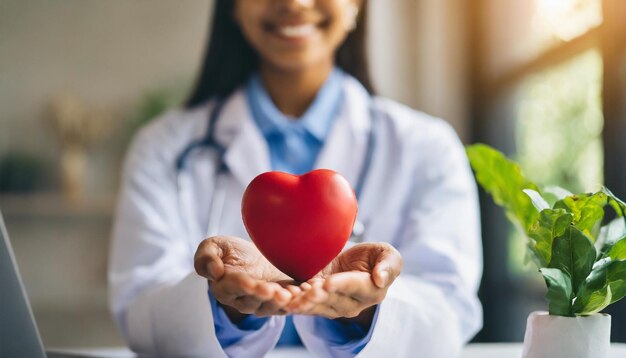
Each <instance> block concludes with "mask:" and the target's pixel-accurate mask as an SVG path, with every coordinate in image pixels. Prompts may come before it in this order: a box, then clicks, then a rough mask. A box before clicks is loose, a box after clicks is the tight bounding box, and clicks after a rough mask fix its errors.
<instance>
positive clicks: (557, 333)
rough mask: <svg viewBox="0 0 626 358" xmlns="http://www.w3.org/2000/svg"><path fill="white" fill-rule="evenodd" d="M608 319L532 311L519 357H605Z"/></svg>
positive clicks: (609, 343) (603, 316)
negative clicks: (522, 349) (552, 314)
mask: <svg viewBox="0 0 626 358" xmlns="http://www.w3.org/2000/svg"><path fill="white" fill-rule="evenodd" d="M610 346H611V316H609V315H607V314H602V313H598V314H594V315H591V316H578V317H563V316H551V315H549V314H548V312H541V311H539V312H533V313H531V314H530V315H529V316H528V321H527V322H526V334H525V336H524V351H523V354H522V358H608V357H609V350H610Z"/></svg>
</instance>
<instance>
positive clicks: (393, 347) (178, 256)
mask: <svg viewBox="0 0 626 358" xmlns="http://www.w3.org/2000/svg"><path fill="white" fill-rule="evenodd" d="M365 5H366V4H365V0H254V1H251V0H217V1H216V7H215V11H214V19H213V25H212V26H213V28H212V31H211V38H210V45H209V47H208V51H207V55H206V58H205V61H204V65H203V68H202V72H201V75H200V77H199V80H198V83H197V87H196V89H195V91H194V93H193V95H192V96H191V98H190V100H189V101H188V103H187V105H186V107H185V108H183V109H180V110H173V111H171V112H169V113H167V114H165V115H164V116H162V117H161V118H159V119H157V120H155V121H153V122H152V123H151V124H150V125H148V126H147V127H145V128H143V129H142V130H141V131H140V133H139V134H138V135H137V137H136V138H135V140H134V143H133V145H132V147H131V149H130V151H129V153H128V156H127V159H126V164H125V170H124V175H123V182H122V191H121V194H120V198H119V203H118V209H117V215H116V220H115V225H114V230H113V243H112V252H111V260H110V266H109V283H110V305H111V310H112V312H113V315H114V318H115V320H116V322H117V324H118V326H119V327H120V329H121V331H122V333H123V335H124V337H125V339H126V340H127V342H128V344H129V345H130V347H131V348H132V349H133V350H134V351H136V352H138V353H139V354H140V355H146V356H165V357H170V356H185V357H196V356H198V357H200V356H204V357H223V356H233V357H260V356H263V355H265V354H267V353H268V352H269V351H271V350H272V349H273V348H274V347H275V346H276V345H289V344H303V345H304V346H305V347H306V348H307V349H308V350H309V351H310V352H311V353H312V354H314V355H315V356H335V357H349V356H354V355H357V354H358V355H359V356H362V357H380V356H393V357H431V358H433V357H435V358H436V357H442V358H450V357H455V356H457V355H458V354H459V352H460V350H461V348H462V346H463V344H464V343H465V342H467V341H468V340H469V339H471V338H472V336H473V335H474V334H475V333H476V332H477V331H478V330H479V329H480V327H481V324H482V321H481V316H482V311H481V306H480V303H479V301H478V299H477V296H476V293H477V289H478V284H479V281H480V276H481V272H482V264H481V247H480V228H479V218H478V207H477V196H476V188H475V185H474V181H473V178H472V174H471V171H470V169H469V166H468V163H467V160H466V158H465V153H464V150H463V147H462V145H461V143H460V141H459V139H458V138H457V136H456V134H455V133H454V131H453V129H452V128H451V127H450V126H449V125H448V124H447V123H446V122H444V121H442V120H439V119H436V118H432V117H429V116H427V115H425V114H423V113H420V112H416V111H414V110H411V109H410V108H407V107H404V106H402V105H400V104H398V103H395V102H393V101H390V100H387V99H383V98H379V97H375V96H374V95H373V91H372V87H371V84H370V81H369V77H368V73H367V66H366V62H365V56H364V54H365V47H364V44H365V41H364V32H365V27H366V25H365V23H364V22H365V10H366V6H365ZM314 168H329V169H333V170H335V171H337V172H339V173H341V174H342V175H343V176H344V177H345V178H346V179H347V180H348V181H349V182H351V184H352V185H353V187H355V188H356V192H357V195H358V200H359V218H358V222H359V225H358V226H359V227H358V228H355V229H357V230H355V231H358V232H356V235H354V237H353V241H355V243H352V246H350V247H348V248H346V250H344V252H343V253H342V254H340V255H339V256H338V257H337V258H336V259H335V260H334V261H333V262H332V263H331V264H330V265H329V266H328V267H327V268H325V269H324V270H323V271H322V272H321V273H320V274H319V275H318V276H317V277H315V278H314V279H312V280H311V281H309V282H307V283H302V284H300V285H297V284H296V283H294V282H290V279H289V278H288V277H286V276H285V275H284V274H282V273H281V272H279V271H278V270H276V269H275V268H274V267H273V266H271V265H270V264H269V263H268V262H267V260H265V258H264V257H263V256H262V255H261V254H260V253H259V252H258V250H257V249H256V248H255V247H254V245H252V244H251V243H250V241H249V239H248V235H247V233H246V231H245V228H244V226H243V223H242V220H241V211H240V207H241V197H242V194H243V191H244V189H245V188H246V186H247V184H248V183H249V182H250V181H251V180H252V179H253V178H254V177H255V176H256V175H258V174H260V173H262V172H266V171H269V170H281V171H287V172H292V173H296V174H302V173H305V172H307V171H310V170H312V169H314ZM294 239H297V238H294Z"/></svg>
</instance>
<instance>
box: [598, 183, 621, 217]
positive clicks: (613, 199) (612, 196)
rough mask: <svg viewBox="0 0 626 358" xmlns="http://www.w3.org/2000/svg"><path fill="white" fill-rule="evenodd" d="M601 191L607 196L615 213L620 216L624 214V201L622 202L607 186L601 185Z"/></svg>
mask: <svg viewBox="0 0 626 358" xmlns="http://www.w3.org/2000/svg"><path fill="white" fill-rule="evenodd" d="M602 192H603V193H604V194H606V196H608V198H609V204H611V206H612V207H613V209H615V212H616V213H617V215H619V216H621V217H624V216H626V203H624V202H623V201H622V200H621V199H620V198H618V197H617V196H615V194H613V193H612V192H611V191H610V190H609V188H607V187H603V188H602Z"/></svg>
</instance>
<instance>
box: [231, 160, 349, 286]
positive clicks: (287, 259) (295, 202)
mask: <svg viewBox="0 0 626 358" xmlns="http://www.w3.org/2000/svg"><path fill="white" fill-rule="evenodd" d="M241 214H242V217H243V223H244V225H245V226H246V230H247V231H248V234H249V235H250V238H251V239H252V241H253V242H254V244H255V245H256V246H257V247H258V249H259V251H261V253H262V254H263V255H265V257H266V258H267V259H268V260H269V261H270V262H271V263H272V264H273V265H274V266H276V267H277V268H278V269H279V270H281V271H282V272H284V273H285V274H287V275H289V276H290V277H292V278H294V279H296V280H299V281H306V280H308V279H310V278H311V277H313V276H314V275H315V274H317V273H318V272H319V271H320V270H322V269H323V268H324V267H325V266H326V265H328V264H329V263H330V262H331V261H332V260H333V259H334V258H335V257H336V256H337V255H338V254H339V253H340V252H341V249H342V248H343V247H344V245H345V244H346V241H348V239H349V238H350V233H351V232H352V227H353V225H354V221H355V220H356V215H357V200H356V196H355V195H354V191H353V190H352V187H351V186H350V184H349V183H348V181H347V180H346V179H344V178H343V177H342V176H341V175H339V174H338V173H336V172H334V171H332V170H328V169H317V170H313V171H311V172H309V173H306V174H303V175H300V176H299V175H292V174H287V173H282V172H267V173H263V174H260V175H259V176H257V177H256V178H254V180H252V182H250V184H249V185H248V187H247V188H246V191H245V193H244V194H243V200H242V203H241Z"/></svg>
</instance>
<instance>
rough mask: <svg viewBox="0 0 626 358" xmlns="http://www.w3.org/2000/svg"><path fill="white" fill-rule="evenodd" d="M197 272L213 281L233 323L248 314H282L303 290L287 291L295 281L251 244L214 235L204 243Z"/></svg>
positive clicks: (196, 263) (198, 253)
mask: <svg viewBox="0 0 626 358" xmlns="http://www.w3.org/2000/svg"><path fill="white" fill-rule="evenodd" d="M194 268H195V270H196V272H197V273H198V274H199V275H200V276H203V277H205V278H206V279H207V280H208V281H209V286H210V289H211V292H212V293H213V295H214V297H215V299H216V300H217V301H218V302H219V303H221V304H222V306H223V307H224V310H225V311H226V314H227V315H228V316H229V318H230V319H231V320H232V321H233V322H238V321H240V320H242V319H243V318H244V317H245V316H246V315H248V314H255V315H257V316H271V315H281V314H285V313H286V312H285V311H284V310H283V308H284V307H285V306H286V305H287V304H288V303H289V302H290V301H291V300H292V298H293V297H294V295H297V294H299V293H300V289H299V288H297V287H295V286H291V287H289V288H285V287H283V286H286V285H287V284H288V283H289V282H291V279H290V278H289V277H288V276H287V275H285V274H283V273H282V272H280V271H279V270H278V269H276V268H275V267H274V266H272V264H270V263H269V261H267V259H266V258H265V257H264V256H263V255H262V254H261V253H260V252H259V251H258V249H257V248H256V247H255V246H254V244H252V243H251V242H249V241H246V240H243V239H240V238H236V237H229V236H214V237H210V238H208V239H206V240H204V241H202V242H201V243H200V245H199V246H198V249H197V251H196V254H195V257H194Z"/></svg>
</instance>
